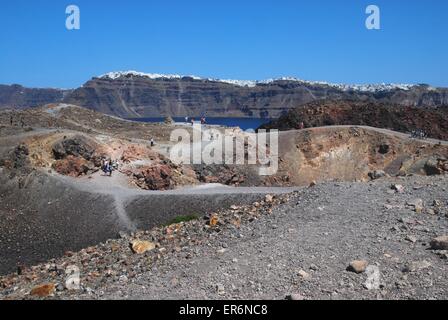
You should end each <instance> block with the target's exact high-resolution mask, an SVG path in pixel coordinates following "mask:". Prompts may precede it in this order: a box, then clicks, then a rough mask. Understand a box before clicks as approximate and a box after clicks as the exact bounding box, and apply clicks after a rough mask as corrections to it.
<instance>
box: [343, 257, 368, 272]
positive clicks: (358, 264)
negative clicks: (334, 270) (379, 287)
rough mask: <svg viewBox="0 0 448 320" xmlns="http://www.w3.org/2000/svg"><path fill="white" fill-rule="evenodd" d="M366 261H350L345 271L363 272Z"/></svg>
mask: <svg viewBox="0 0 448 320" xmlns="http://www.w3.org/2000/svg"><path fill="white" fill-rule="evenodd" d="M367 265H368V262H367V261H365V260H355V261H352V262H350V264H349V266H348V267H347V271H351V272H355V273H363V272H364V271H366V268H367Z"/></svg>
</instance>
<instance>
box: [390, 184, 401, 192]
mask: <svg viewBox="0 0 448 320" xmlns="http://www.w3.org/2000/svg"><path fill="white" fill-rule="evenodd" d="M391 189H392V190H395V191H396V192H398V193H402V192H404V187H403V186H402V185H401V184H393V185H392V186H391Z"/></svg>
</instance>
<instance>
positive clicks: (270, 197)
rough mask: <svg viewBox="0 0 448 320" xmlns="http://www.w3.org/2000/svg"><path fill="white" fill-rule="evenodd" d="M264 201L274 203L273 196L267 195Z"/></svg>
mask: <svg viewBox="0 0 448 320" xmlns="http://www.w3.org/2000/svg"><path fill="white" fill-rule="evenodd" d="M264 201H265V202H266V203H272V201H274V196H272V195H270V194H267V195H266V197H265V198H264Z"/></svg>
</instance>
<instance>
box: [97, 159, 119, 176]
mask: <svg viewBox="0 0 448 320" xmlns="http://www.w3.org/2000/svg"><path fill="white" fill-rule="evenodd" d="M118 165H119V163H118V160H111V159H106V158H103V159H101V170H103V172H104V174H106V175H109V176H110V177H112V172H113V171H114V170H118Z"/></svg>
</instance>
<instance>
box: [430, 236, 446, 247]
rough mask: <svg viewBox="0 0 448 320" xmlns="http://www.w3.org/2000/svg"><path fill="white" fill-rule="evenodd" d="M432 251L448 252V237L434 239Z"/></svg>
mask: <svg viewBox="0 0 448 320" xmlns="http://www.w3.org/2000/svg"><path fill="white" fill-rule="evenodd" d="M431 249H432V250H448V236H441V237H437V238H434V239H432V241H431Z"/></svg>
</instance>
